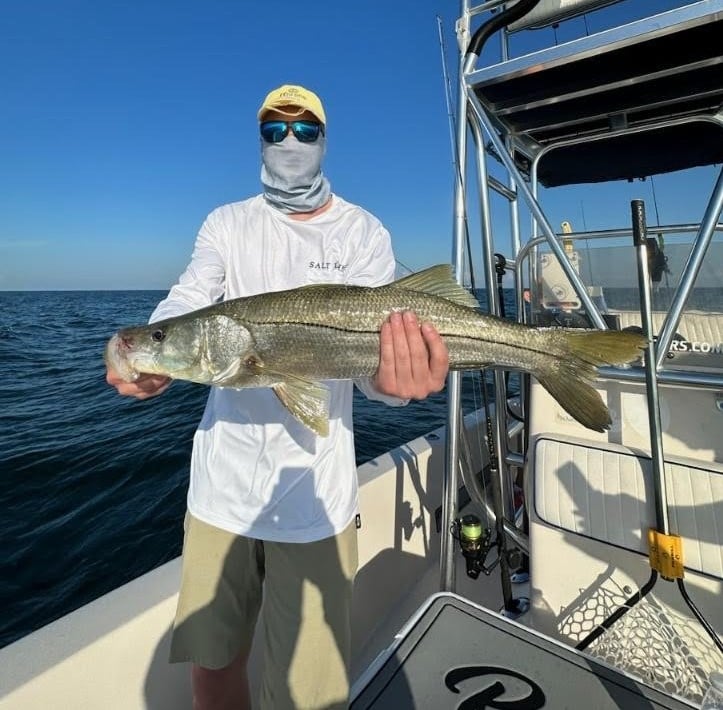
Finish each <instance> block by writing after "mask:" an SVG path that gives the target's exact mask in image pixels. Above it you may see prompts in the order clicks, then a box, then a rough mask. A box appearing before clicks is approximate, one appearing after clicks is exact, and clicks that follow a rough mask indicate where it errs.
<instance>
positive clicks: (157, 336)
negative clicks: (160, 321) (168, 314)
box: [151, 328, 166, 343]
mask: <svg viewBox="0 0 723 710" xmlns="http://www.w3.org/2000/svg"><path fill="white" fill-rule="evenodd" d="M165 337H166V332H165V331H164V330H161V329H160V328H159V329H158V330H154V331H153V332H152V333H151V340H153V341H154V342H156V343H160V342H161V341H162V340H163V338H165Z"/></svg>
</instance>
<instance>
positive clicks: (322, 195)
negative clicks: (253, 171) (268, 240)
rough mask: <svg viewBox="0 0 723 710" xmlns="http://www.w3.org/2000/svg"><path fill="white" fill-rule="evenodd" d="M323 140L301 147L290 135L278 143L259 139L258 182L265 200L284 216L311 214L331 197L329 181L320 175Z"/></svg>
mask: <svg viewBox="0 0 723 710" xmlns="http://www.w3.org/2000/svg"><path fill="white" fill-rule="evenodd" d="M325 152H326V137H325V136H324V135H321V134H320V135H319V137H318V138H317V139H316V140H315V141H314V142H313V143H301V142H300V141H298V140H297V139H296V137H295V136H294V135H293V134H292V133H291V132H289V135H287V136H286V138H284V140H282V141H280V142H279V143H268V142H266V141H265V140H263V138H262V139H261V158H262V166H261V182H262V183H263V186H264V196H265V197H266V199H267V200H268V202H269V203H271V204H272V205H273V206H274V207H276V208H277V209H278V210H280V211H281V212H285V213H287V214H289V213H293V212H311V211H313V210H315V209H317V208H318V207H321V206H322V205H324V204H326V202H327V201H328V200H329V195H330V194H331V187H330V185H329V181H328V180H327V179H326V177H324V175H323V173H322V172H321V161H322V159H323V157H324V153H325Z"/></svg>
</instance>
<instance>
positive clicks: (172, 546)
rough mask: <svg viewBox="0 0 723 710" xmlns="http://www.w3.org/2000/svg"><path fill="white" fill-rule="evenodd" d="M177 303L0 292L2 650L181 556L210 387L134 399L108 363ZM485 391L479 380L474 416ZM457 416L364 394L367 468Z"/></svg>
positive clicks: (473, 378)
mask: <svg viewBox="0 0 723 710" xmlns="http://www.w3.org/2000/svg"><path fill="white" fill-rule="evenodd" d="M164 295H165V293H164V292H161V291H100V292H91V291H78V292H58V291H56V292H0V375H1V376H0V511H1V512H0V519H1V520H2V523H1V524H0V609H2V614H0V647H1V646H4V645H6V644H8V643H11V642H12V641H14V640H15V639H17V638H20V637H21V636H24V635H25V634H27V633H29V632H31V631H33V630H34V629H37V628H39V627H41V626H43V625H45V624H47V623H49V622H50V621H52V620H54V619H56V618H58V617H60V616H62V615H64V614H66V613H68V612H70V611H72V610H73V609H75V608H77V607H79V606H82V605H83V604H85V603H87V602H89V601H91V600H92V599H95V598H96V597H98V596H100V595H102V594H104V593H106V592H108V591H110V590H112V589H114V588H116V587H118V586H120V585H121V584H123V583H125V582H127V581H129V580H131V579H133V578H135V577H137V576H139V575H141V574H143V573H144V572H147V571H148V570H150V569H153V568H154V567H157V566H158V565H160V564H162V563H164V562H166V561H168V560H170V559H172V558H173V557H175V556H176V555H178V554H179V552H180V549H181V539H182V521H183V516H184V512H185V498H186V489H187V485H188V462H189V457H190V450H191V441H192V437H193V433H194V431H195V428H196V424H197V422H198V420H199V419H200V416H201V412H202V409H203V406H204V403H205V399H206V394H207V388H206V387H204V386H201V385H194V384H190V383H183V382H176V383H174V384H173V386H172V387H171V388H170V390H169V391H168V392H166V393H165V394H164V395H163V396H161V397H159V398H156V399H153V400H148V401H143V402H142V401H137V400H133V399H130V398H125V397H120V396H119V395H118V394H117V393H116V391H115V389H113V388H111V387H109V386H108V385H107V384H106V382H105V367H104V364H103V361H102V352H103V347H104V345H105V342H106V341H107V339H108V338H109V337H110V336H111V335H112V334H113V332H114V331H115V330H116V329H117V328H119V327H122V326H125V325H131V324H135V323H144V322H146V320H147V318H148V315H149V313H150V312H151V311H152V309H153V307H154V306H155V304H156V303H157V302H158V301H159V300H160V299H161V298H163V296H164ZM505 300H506V301H508V308H510V305H509V301H510V300H511V294H509V293H508V294H506V299H505ZM479 387H480V377H479V374H477V373H474V374H473V373H465V377H464V382H463V391H464V402H463V406H464V409H465V411H470V410H472V409H473V408H475V406H480V399H481V395H480V393H479ZM445 416H446V397H445V394H444V393H440V394H439V395H435V396H432V397H430V398H428V399H427V400H426V401H424V402H414V403H410V404H409V405H408V406H407V407H404V408H391V407H386V406H384V405H383V404H380V403H375V402H370V401H368V400H366V399H365V398H364V397H363V396H362V395H359V393H356V395H355V432H356V442H357V461H358V463H362V462H364V461H367V460H369V459H371V458H374V457H375V456H377V455H379V454H381V453H383V452H384V451H386V450H388V449H390V448H393V447H395V446H397V445H399V444H401V443H403V442H405V441H408V440H410V439H412V438H415V437H416V436H420V435H422V434H424V433H426V432H428V431H430V430H432V429H434V428H436V427H438V426H440V425H442V424H443V423H444V420H445Z"/></svg>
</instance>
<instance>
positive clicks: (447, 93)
mask: <svg viewBox="0 0 723 710" xmlns="http://www.w3.org/2000/svg"><path fill="white" fill-rule="evenodd" d="M437 31H438V32H439V50H440V52H441V54H442V79H443V81H444V100H445V102H446V104H447V119H448V123H449V142H450V144H451V146H452V169H453V170H454V173H455V177H457V179H459V181H460V182H463V180H462V167H461V166H460V164H459V156H458V155H457V143H456V141H455V139H454V137H455V135H456V134H457V122H456V120H455V116H454V110H453V109H452V85H451V82H450V80H449V71H448V69H447V45H446V43H445V41H444V30H443V27H442V18H441V17H440V16H439V15H437ZM464 235H465V243H466V246H467V257H468V258H467V264H468V268H469V282H470V288H471V289H472V293H474V292H475V290H476V284H475V278H474V267H473V266H472V244H471V242H470V237H469V225H468V223H467V213H466V211H465V216H464Z"/></svg>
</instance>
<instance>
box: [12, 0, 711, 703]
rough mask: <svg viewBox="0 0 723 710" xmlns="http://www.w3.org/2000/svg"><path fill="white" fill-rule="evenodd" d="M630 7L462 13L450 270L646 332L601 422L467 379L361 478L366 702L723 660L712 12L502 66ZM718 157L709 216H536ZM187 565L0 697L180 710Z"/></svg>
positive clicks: (581, 320)
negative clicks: (422, 426)
mask: <svg viewBox="0 0 723 710" xmlns="http://www.w3.org/2000/svg"><path fill="white" fill-rule="evenodd" d="M625 3H626V0H622V1H620V0H618V1H616V0H542V1H540V2H536V1H534V0H519V2H516V3H507V4H506V5H507V6H505V3H503V2H502V0H488V1H487V2H483V3H481V4H479V5H472V4H471V3H470V2H469V0H462V2H461V9H460V16H459V19H458V21H457V24H456V31H457V44H458V46H459V73H458V74H459V75H458V97H457V105H456V112H455V113H456V116H457V121H456V126H455V130H454V136H455V138H454V149H455V164H456V168H457V176H456V185H455V200H454V230H453V232H454V234H453V237H454V238H453V262H454V266H455V272H456V274H457V278H458V280H459V281H460V283H463V282H464V281H465V280H466V279H468V278H470V277H471V276H472V275H473V274H475V272H476V270H479V269H481V273H482V274H483V276H484V281H485V287H486V302H487V304H488V308H489V310H490V311H491V312H492V313H494V314H496V315H500V316H502V315H504V313H503V310H502V307H503V301H502V299H501V298H500V290H499V288H500V286H501V285H502V284H511V286H512V287H513V288H514V289H515V294H516V300H517V318H518V319H520V320H522V321H525V322H529V323H533V324H537V325H541V326H549V325H559V326H564V327H596V328H620V329H622V328H634V329H639V330H641V331H642V332H643V333H645V334H646V335H647V336H649V342H650V345H649V347H648V349H647V350H646V351H645V353H644V355H645V357H644V358H642V359H641V361H640V362H637V363H634V364H633V365H632V366H630V367H627V368H603V369H602V370H601V379H600V380H599V382H598V389H599V391H600V393H601V395H602V396H603V397H604V398H605V400H606V402H607V403H608V406H609V409H610V411H611V415H612V425H611V427H610V429H609V430H608V431H607V432H604V433H598V432H592V431H590V430H588V429H585V428H583V427H582V426H580V425H579V424H577V423H576V422H575V421H573V420H572V419H571V418H570V417H569V416H568V415H567V414H566V413H565V412H564V410H562V409H561V408H560V407H559V405H558V404H557V403H556V402H555V401H554V400H553V399H551V398H550V396H549V395H548V394H547V393H546V391H545V390H544V389H543V388H542V387H541V386H540V385H539V384H538V383H537V382H535V381H534V380H531V379H530V378H528V377H526V376H521V377H519V382H520V387H519V389H518V391H516V392H514V395H513V396H509V393H508V384H509V377H508V376H509V374H510V373H506V372H502V371H497V370H495V371H493V372H489V373H486V374H485V375H484V377H483V378H482V379H483V381H484V382H483V385H484V383H485V382H487V381H488V382H489V386H490V387H491V388H493V390H494V394H495V396H494V402H491V401H481V403H480V407H479V409H478V410H477V411H475V412H473V413H472V414H469V415H467V416H465V417H463V416H462V415H461V413H460V404H459V397H460V394H459V393H460V376H459V375H457V374H453V375H451V376H450V380H449V384H448V388H447V389H448V396H449V414H448V421H447V425H446V426H445V427H443V428H440V429H438V430H435V431H433V432H430V433H429V434H427V435H426V436H423V437H420V438H418V439H415V440H414V441H411V442H408V443H406V444H404V445H402V446H400V447H398V448H396V449H394V450H392V451H389V452H387V453H386V454H384V455H382V456H380V457H378V458H376V459H374V460H373V461H370V462H367V463H366V464H363V465H362V466H360V467H359V469H358V476H359V483H360V507H361V517H362V527H361V529H360V530H359V572H358V576H357V581H356V587H355V599H354V619H353V624H354V657H353V666H352V679H353V688H352V698H351V707H352V708H354V709H355V710H362V709H366V708H375V709H376V710H381V709H383V708H395V709H397V708H398V709H406V708H409V709H410V710H411V709H412V708H435V709H438V708H466V709H470V708H482V707H497V708H502V707H509V708H531V709H534V708H543V707H548V708H564V707H581V706H583V705H585V706H587V707H591V708H596V709H597V708H601V709H602V708H618V707H622V708H671V709H673V708H675V709H678V708H690V707H699V706H700V705H701V702H702V701H703V698H704V696H705V695H706V694H708V695H710V693H711V692H712V691H711V688H713V686H714V681H715V680H716V677H717V676H716V672H718V671H720V670H721V669H723V652H722V651H721V648H722V647H721V641H720V634H721V629H722V628H723V605H721V603H720V599H721V598H723V595H722V592H723V589H722V588H721V586H722V579H723V551H722V550H723V548H722V546H721V543H722V538H723V524H721V522H720V521H721V520H723V297H722V296H721V294H722V293H723V291H722V290H721V287H720V285H721V283H723V266H722V265H723V225H722V224H721V223H720V215H721V209H722V208H723V170H721V169H720V165H721V163H723V140H721V133H720V131H721V128H723V109H722V106H723V72H722V71H721V66H722V65H723V43H721V42H720V40H719V38H720V37H721V36H723V0H699V1H697V2H688V3H685V4H684V3H677V4H676V6H675V7H673V8H672V9H668V10H666V11H664V12H660V13H657V14H650V7H649V4H648V3H636V6H637V8H638V9H641V7H642V6H643V5H644V6H645V7H642V10H645V11H646V12H648V14H646V15H641V16H640V17H638V18H636V19H632V20H630V21H626V22H625V23H623V24H616V23H615V22H612V23H611V24H610V25H608V26H605V27H604V28H603V29H600V30H599V31H595V32H592V33H585V35H584V36H581V37H577V38H575V39H571V40H569V41H565V42H562V43H554V44H552V45H546V46H543V47H541V48H539V49H536V50H534V51H529V52H526V53H521V54H518V55H516V54H514V53H513V51H512V47H513V46H514V40H515V39H516V38H517V37H519V36H521V35H523V34H524V33H535V32H538V30H539V28H550V27H557V26H558V25H559V24H560V23H563V22H567V21H572V20H574V19H575V18H579V17H581V16H585V17H587V16H588V15H590V16H592V14H593V13H594V15H595V16H596V17H597V16H598V15H600V16H601V17H602V16H604V13H609V15H608V16H609V17H612V18H613V20H614V18H616V17H618V16H619V15H617V14H616V13H615V10H616V8H617V7H619V6H620V5H621V4H623V5H624V4H625ZM492 42H494V47H493V45H492ZM495 48H497V49H498V50H499V56H494V57H491V56H490V55H491V54H493V52H492V50H495ZM495 51H496V50H495ZM470 138H471V139H472V140H471V141H470ZM704 166H718V167H713V168H711V169H712V170H713V171H714V173H715V174H717V177H715V178H714V179H713V180H712V186H711V193H710V198H709V201H708V203H707V206H706V207H705V210H704V212H703V214H702V215H701V216H700V219H699V220H698V221H695V222H691V223H687V224H678V225H662V224H655V225H653V226H649V225H648V223H649V221H650V220H649V217H648V214H649V212H650V210H649V209H647V210H646V204H645V202H644V201H643V200H640V199H634V200H632V201H630V203H629V204H624V205H617V206H616V208H615V212H616V214H620V215H625V217H626V220H622V219H621V221H620V224H619V225H618V227H616V228H614V229H612V228H611V229H605V230H599V231H588V230H583V231H575V230H574V229H573V227H572V222H573V221H574V220H572V219H571V218H570V219H567V220H565V222H564V224H561V226H560V228H559V229H555V228H554V227H553V226H552V224H551V222H550V218H549V217H548V216H547V210H546V200H547V198H548V197H549V195H550V194H552V193H553V191H554V190H564V189H565V188H566V187H568V186H571V185H591V186H593V188H592V189H596V186H597V185H599V184H603V183H606V182H611V181H619V180H635V179H638V178H643V177H648V178H651V177H652V176H656V175H661V174H671V173H672V174H678V173H680V174H681V175H682V176H683V177H682V178H681V179H683V180H684V179H685V175H686V174H687V173H686V171H689V170H690V169H693V168H696V167H698V168H700V167H704ZM472 178H475V179H476V184H473V183H474V182H475V180H473V179H472ZM493 200H502V202H503V204H504V205H505V207H504V209H505V212H506V213H507V215H508V226H506V227H505V228H504V229H502V230H500V229H499V228H498V227H497V223H496V222H495V221H494V220H493V219H492V216H491V215H492V206H493V205H492V201H493ZM528 217H529V222H528V225H529V226H524V220H525V219H526V218H528ZM476 221H477V222H478V231H479V234H480V239H479V241H480V246H479V249H478V251H479V252H480V253H481V266H479V265H476V264H475V261H474V258H473V253H474V252H475V249H472V248H470V243H471V231H472V225H473V223H474V222H476ZM509 235H511V236H509ZM505 252H506V255H505V256H504V257H503V256H502V254H503V253H505ZM485 391H486V388H485V387H484V386H483V387H482V392H485ZM496 405H497V406H496ZM179 577H180V563H179V560H178V559H176V560H173V561H171V562H169V563H167V564H165V565H163V566H161V567H159V568H157V569H155V570H153V571H151V572H149V573H148V574H146V575H143V576H142V577H139V578H137V579H135V580H133V581H131V582H130V583H128V584H126V585H124V586H122V587H120V588H118V589H116V590H114V591H112V592H111V593H109V594H107V595H105V596H103V597H101V598H99V599H97V600H95V601H93V602H91V603H90V604H88V605H86V606H84V607H82V608H80V609H78V610H76V611H74V612H72V613H71V614H69V615H67V616H65V617H63V618H61V619H58V620H57V621H54V622H52V623H51V624H49V625H47V626H45V627H44V628H42V629H39V630H38V631H36V632H34V633H32V634H30V635H28V636H26V637H25V638H22V639H20V640H18V641H16V642H14V643H13V644H11V645H9V646H7V647H5V648H3V649H0V708H2V709H3V710H20V709H22V710H34V709H35V708H48V707H57V708H104V710H105V709H107V710H112V709H113V708H119V709H120V708H123V709H127V708H153V709H154V710H165V709H166V708H169V709H170V708H173V709H174V710H183V708H190V706H191V700H190V681H189V673H188V668H187V667H186V666H184V665H182V664H179V665H169V664H168V663H167V660H166V659H167V654H168V644H169V634H170V625H171V621H172V618H173V614H174V611H175V602H176V595H177V589H178V584H179ZM260 663H261V660H260V658H258V657H257V656H256V655H252V659H251V678H252V688H253V687H254V681H253V679H254V677H255V676H256V674H257V671H258V668H259V664H260Z"/></svg>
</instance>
